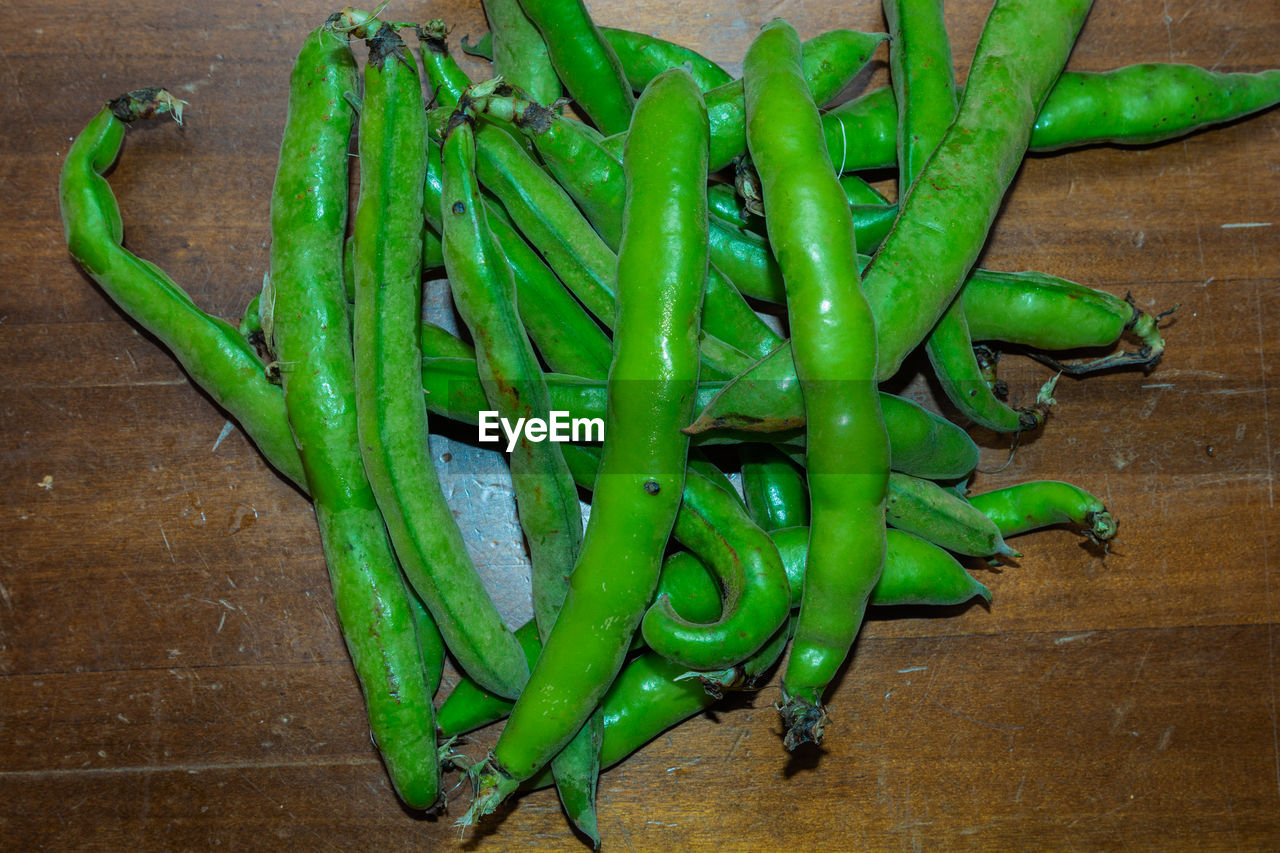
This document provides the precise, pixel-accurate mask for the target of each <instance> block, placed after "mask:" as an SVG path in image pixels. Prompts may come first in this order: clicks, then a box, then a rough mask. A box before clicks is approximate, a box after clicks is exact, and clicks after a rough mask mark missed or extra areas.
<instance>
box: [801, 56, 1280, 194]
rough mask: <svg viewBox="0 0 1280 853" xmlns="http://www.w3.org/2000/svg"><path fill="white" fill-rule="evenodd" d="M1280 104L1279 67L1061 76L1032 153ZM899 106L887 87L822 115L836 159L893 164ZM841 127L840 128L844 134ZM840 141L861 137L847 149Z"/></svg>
mask: <svg viewBox="0 0 1280 853" xmlns="http://www.w3.org/2000/svg"><path fill="white" fill-rule="evenodd" d="M1278 101H1280V70H1268V71H1259V72H1256V73H1252V74H1250V73H1245V72H1237V73H1223V72H1215V71H1208V70H1206V69H1203V68H1198V67H1196V66H1194V65H1182V64H1175V63H1144V64H1140V65H1126V66H1124V67H1123V68H1116V69H1113V70H1111V71H1102V72H1090V71H1064V72H1063V73H1062V76H1061V77H1059V78H1058V81H1057V82H1056V83H1055V84H1054V87H1053V89H1052V91H1050V92H1049V96H1048V98H1046V99H1045V102H1044V106H1043V107H1041V109H1040V113H1039V115H1037V117H1036V124H1035V128H1034V129H1033V130H1032V131H1031V142H1030V146H1029V147H1030V150H1032V151H1057V150H1061V149H1063V148H1069V147H1079V146H1084V145H1097V144H1103V143H1105V144H1111V145H1149V144H1151V143H1153V142H1164V141H1166V140H1169V139H1177V138H1178V137H1181V136H1186V135H1187V134H1189V133H1193V132H1195V131H1197V130H1200V129H1201V128H1204V127H1208V126H1209V125H1213V124H1218V123H1221V122H1227V121H1232V120H1233V119H1237V118H1242V117H1244V116H1246V115H1249V114H1251V113H1255V112H1259V111H1261V110H1265V109H1268V108H1269V107H1272V106H1274V105H1275V104H1276V103H1277V102H1278ZM897 118H898V115H897V107H896V106H895V104H894V97H893V92H892V91H891V90H890V89H889V88H888V87H887V86H885V87H880V88H877V89H873V90H871V91H870V92H868V93H866V94H865V95H862V96H861V97H859V98H856V99H855V100H852V101H847V102H845V103H843V104H840V105H839V106H837V107H834V108H833V109H831V110H830V111H829V112H827V113H824V114H823V117H822V126H823V131H824V132H825V134H826V137H827V146H828V150H829V151H831V156H832V158H838V154H837V152H839V151H840V150H842V146H843V147H844V148H845V150H847V151H848V162H847V164H846V168H847V169H849V170H851V171H852V170H861V169H881V168H886V167H890V166H893V165H894V164H895V162H896V153H895V151H894V133H895V127H896V124H897ZM841 125H843V131H842V130H841ZM842 133H843V134H844V136H843V139H845V140H848V139H857V140H858V145H857V146H856V148H855V147H850V146H848V145H847V142H846V143H842V141H841V140H842V136H841V134H842Z"/></svg>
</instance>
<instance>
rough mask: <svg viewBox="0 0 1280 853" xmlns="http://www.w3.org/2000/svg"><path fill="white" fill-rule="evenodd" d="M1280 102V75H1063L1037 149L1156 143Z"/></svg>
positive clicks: (1150, 70) (1160, 69)
mask: <svg viewBox="0 0 1280 853" xmlns="http://www.w3.org/2000/svg"><path fill="white" fill-rule="evenodd" d="M1276 103H1280V69H1272V70H1267V71H1259V72H1256V73H1243V72H1236V73H1231V72H1220V71H1210V70H1208V69H1205V68H1198V67H1196V66H1194V65H1184V64H1178V63H1143V64H1140V65H1129V66H1125V67H1123V68H1116V69H1114V70H1112V71H1102V72H1088V71H1076V72H1068V73H1066V74H1063V75H1062V79H1060V80H1059V81H1058V83H1057V85H1055V86H1054V87H1053V91H1052V92H1050V93H1049V97H1048V99H1047V100H1046V101H1045V104H1044V107H1042V108H1041V110H1040V114H1039V116H1037V118H1036V125H1035V130H1034V131H1033V132H1032V135H1031V147H1032V148H1033V149H1034V150H1036V151H1054V150H1057V149H1059V148H1065V147H1067V146H1078V145H1091V144H1097V143H1100V142H1104V143H1112V144H1119V145H1149V144H1151V143H1153V142H1162V141H1164V140H1167V139H1172V138H1174V137H1178V136H1185V135H1186V134H1189V133H1193V132H1195V131H1197V130H1199V129H1201V128H1203V127H1208V126H1209V125H1212V124H1220V123H1222V122H1226V121H1232V120H1233V119H1237V118H1240V117H1242V116H1246V115H1249V114H1250V113H1254V112H1257V111H1259V110H1264V109H1267V108H1268V107H1272V106H1274V105H1275V104H1276Z"/></svg>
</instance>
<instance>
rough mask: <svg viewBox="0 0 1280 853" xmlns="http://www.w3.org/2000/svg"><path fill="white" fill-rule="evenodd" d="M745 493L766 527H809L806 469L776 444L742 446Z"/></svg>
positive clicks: (752, 512) (752, 508) (750, 506)
mask: <svg viewBox="0 0 1280 853" xmlns="http://www.w3.org/2000/svg"><path fill="white" fill-rule="evenodd" d="M889 442H890V445H892V443H893V438H892V437H890V439H889ZM890 453H891V454H892V449H891V450H890ZM742 494H743V496H744V497H745V498H746V501H747V511H748V512H750V513H751V517H752V518H754V519H755V520H756V523H758V524H759V525H760V526H761V527H763V528H764V529H765V530H768V531H774V530H781V529H782V528H785V527H801V526H803V527H808V526H809V492H808V489H807V488H806V487H805V483H804V469H803V468H801V467H800V466H799V465H797V464H796V463H795V462H793V461H792V460H791V459H790V458H789V457H788V456H787V455H786V454H785V453H782V452H781V451H779V450H778V449H777V448H775V447H768V446H762V445H757V444H746V445H743V447H742Z"/></svg>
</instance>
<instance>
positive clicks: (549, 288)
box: [423, 139, 613, 378]
mask: <svg viewBox="0 0 1280 853" xmlns="http://www.w3.org/2000/svg"><path fill="white" fill-rule="evenodd" d="M441 193H442V186H441V174H440V146H439V144H438V143H437V142H435V140H432V139H428V140H427V179H426V181H425V182H424V183H423V196H424V202H423V207H424V210H426V211H427V222H428V224H430V225H432V226H433V227H434V228H436V229H440V230H442V229H443V228H444V222H443V219H442V218H441ZM485 207H486V211H487V212H488V213H490V214H492V213H493V212H494V208H493V207H492V206H491V205H490V204H489V202H487V201H486V202H485ZM488 220H489V229H490V230H491V231H492V232H493V236H494V237H495V238H496V239H497V241H498V245H499V246H500V247H501V248H502V252H503V254H504V255H505V256H506V259H507V263H508V265H509V266H510V267H511V273H512V275H513V276H514V277H515V283H516V296H517V299H516V306H517V309H518V310H519V312H520V320H521V322H522V323H523V324H524V327H525V331H527V332H528V334H529V337H530V338H532V339H533V342H534V344H535V345H536V346H537V347H538V351H539V352H540V353H541V354H542V357H543V358H544V359H546V361H547V364H548V365H550V367H551V369H552V370H556V371H560V372H562V373H570V374H574V375H578V376H593V377H595V376H598V377H601V378H603V377H605V376H606V375H608V372H609V361H610V360H611V359H612V358H613V347H612V345H611V344H610V343H609V338H608V336H607V335H606V334H605V332H604V330H603V329H601V328H600V325H599V324H598V323H596V321H595V320H593V319H592V318H591V315H589V314H588V313H587V312H586V310H584V309H583V307H582V305H581V304H580V303H579V302H578V301H577V300H576V299H574V298H573V296H572V295H571V294H570V293H569V292H568V291H566V290H565V289H564V285H562V284H561V283H560V280H559V279H558V278H556V275H555V273H553V272H552V271H551V270H550V269H548V268H547V265H546V264H545V263H544V262H543V260H542V258H540V257H539V256H538V253H537V252H535V251H534V250H533V248H532V247H531V246H529V244H528V243H526V242H525V240H524V238H523V237H522V236H520V234H519V232H517V231H516V230H515V228H513V227H512V226H511V225H510V224H509V223H508V222H507V221H506V219H504V218H503V217H501V216H494V215H490V216H489V217H488ZM442 262H443V261H442ZM472 357H474V353H473V354H472Z"/></svg>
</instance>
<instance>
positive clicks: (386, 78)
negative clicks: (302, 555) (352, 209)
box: [354, 26, 528, 696]
mask: <svg viewBox="0 0 1280 853" xmlns="http://www.w3.org/2000/svg"><path fill="white" fill-rule="evenodd" d="M368 41H369V51H370V54H369V55H370V59H369V62H368V63H367V64H366V66H365V95H364V108H363V109H362V111H361V120H360V135H359V144H360V146H361V148H360V153H361V160H360V163H361V180H360V202H359V205H358V207H357V210H356V219H355V230H354V235H355V280H356V285H355V286H356V310H355V365H356V374H355V380H356V411H357V412H358V414H359V424H360V448H361V452H362V454H363V457H364V465H365V469H366V471H368V473H369V479H370V482H371V483H372V485H373V489H374V493H375V494H376V495H377V497H378V506H379V508H380V509H381V510H382V514H383V517H384V518H385V519H386V523H387V529H388V532H389V533H390V535H391V540H392V542H393V543H394V544H395V547H396V553H397V555H398V556H399V558H400V562H401V565H402V567H403V568H404V571H405V574H406V575H407V576H408V577H409V579H410V581H411V582H412V584H413V586H414V588H415V589H416V590H417V591H418V593H419V595H421V596H422V598H423V600H424V601H425V602H426V604H427V607H428V608H429V609H430V610H431V612H432V614H433V615H434V616H435V618H436V621H437V623H438V624H439V627H440V630H441V631H442V632H443V633H444V635H445V637H446V642H447V643H448V646H449V648H450V650H451V651H452V652H453V653H454V655H455V656H456V657H457V658H458V661H459V663H460V664H461V665H462V667H463V668H464V669H466V670H467V671H468V672H470V673H472V674H473V675H474V676H475V677H476V678H477V679H479V680H480V681H481V682H483V683H484V684H485V685H486V686H487V687H489V688H490V689H493V690H497V691H499V692H501V693H504V694H507V695H510V696H515V695H516V694H517V693H518V692H519V690H520V688H521V687H522V686H523V684H524V680H525V679H526V678H527V677H528V668H527V666H526V665H525V663H524V656H523V654H521V652H520V647H519V644H518V643H517V642H516V640H515V638H514V637H513V636H511V632H510V630H508V629H507V628H506V626H505V625H504V624H503V621H502V617H501V615H500V614H499V613H498V610H497V608H496V607H495V606H494V604H493V601H492V600H491V599H490V597H489V594H488V592H487V591H486V590H485V588H484V584H483V582H482V581H481V579H480V575H479V573H478V572H477V571H476V568H475V566H474V565H473V564H472V562H471V558H470V556H469V555H468V553H467V550H466V543H465V542H464V541H463V538H462V531H461V530H460V529H459V528H458V524H457V521H456V519H455V518H454V516H453V512H452V510H451V509H450V508H449V505H448V503H447V501H446V500H445V497H444V492H443V491H442V490H441V487H440V482H439V480H438V479H437V477H436V475H435V466H434V463H433V461H432V456H431V449H430V447H429V445H428V441H427V411H426V407H425V405H424V404H423V401H422V398H421V397H420V396H419V395H418V394H417V393H416V390H417V389H418V388H419V387H421V382H422V375H421V371H422V356H421V348H420V347H421V344H420V336H419V326H420V323H421V320H420V317H421V285H420V276H419V269H418V263H419V262H420V257H421V251H420V248H419V243H418V240H420V239H421V237H420V236H419V235H420V234H421V231H422V202H421V199H420V198H419V197H418V196H417V193H419V192H421V191H422V189H421V188H422V186H423V183H424V178H423V175H424V173H425V171H426V156H427V146H426V115H425V110H424V105H423V102H422V89H421V86H420V84H419V82H418V73H417V67H416V63H414V61H413V57H412V55H411V54H409V53H408V51H407V50H405V47H404V43H403V42H402V41H401V40H400V37H399V36H398V35H397V34H396V33H395V31H394V29H392V28H391V27H390V26H384V27H382V28H381V29H380V30H379V31H378V32H377V33H376V34H375V35H374V36H372V37H370V38H369V40H368Z"/></svg>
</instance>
